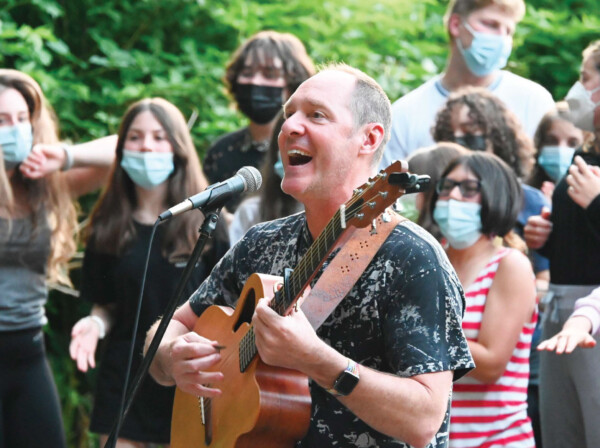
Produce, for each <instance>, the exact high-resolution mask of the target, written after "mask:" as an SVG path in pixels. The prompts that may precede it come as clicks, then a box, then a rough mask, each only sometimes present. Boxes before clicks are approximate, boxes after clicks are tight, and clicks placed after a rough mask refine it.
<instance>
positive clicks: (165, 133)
mask: <svg viewBox="0 0 600 448" xmlns="http://www.w3.org/2000/svg"><path fill="white" fill-rule="evenodd" d="M206 186H207V181H206V179H205V178H204V176H203V174H202V170H201V167H200V162H199V160H198V155H197V153H196V150H195V148H194V145H193V143H192V139H191V136H190V134H189V131H188V129H187V126H186V122H185V119H184V117H183V115H182V114H181V112H180V111H179V110H178V109H177V108H176V107H175V106H174V105H173V104H171V103H169V102H168V101H166V100H164V99H161V98H151V99H145V100H141V101H139V102H137V103H135V104H133V105H132V106H131V107H130V108H129V109H128V110H127V112H126V113H125V116H124V117H123V120H122V122H121V127H120V130H119V136H118V141H117V148H116V160H115V163H114V165H113V171H112V174H111V176H110V180H109V182H108V186H107V187H106V190H105V191H104V192H103V194H102V196H101V197H100V199H99V200H98V202H97V204H96V206H95V207H94V210H93V211H92V214H91V219H90V223H89V225H88V227H87V229H86V240H87V247H86V251H85V256H84V262H83V269H82V280H81V297H82V298H84V299H85V300H89V301H91V302H92V303H93V304H94V305H93V307H92V311H91V314H90V316H86V317H84V318H82V319H81V320H80V321H78V322H77V323H76V324H75V326H74V327H73V331H72V339H71V346H70V352H71V357H72V358H73V359H74V360H76V362H77V367H78V368H79V370H81V371H87V369H88V368H90V367H92V368H93V367H95V355H96V348H97V344H98V340H99V339H101V338H103V337H104V336H105V335H107V341H106V344H105V346H104V356H103V358H102V361H101V363H100V367H99V372H98V375H97V387H96V393H95V401H94V409H93V413H92V417H91V422H90V429H91V431H92V432H95V433H99V434H100V435H101V437H100V440H101V443H102V445H104V443H105V442H106V439H107V434H108V433H109V432H110V430H111V428H112V425H113V423H114V421H115V419H116V417H117V410H118V408H119V403H120V399H121V394H122V392H123V390H122V386H123V384H124V381H125V375H126V374H127V372H126V366H127V357H128V354H129V348H130V345H131V343H132V341H131V332H132V327H133V322H134V316H135V312H136V307H137V298H138V295H139V291H140V288H141V284H142V280H143V278H142V277H143V268H144V262H145V258H146V251H147V248H148V244H149V241H150V236H151V231H152V225H153V224H154V222H155V221H156V219H157V216H158V215H159V214H160V213H161V212H162V211H164V210H166V209H167V208H168V207H170V206H172V205H175V204H177V203H179V202H181V201H183V200H185V198H187V197H189V196H191V195H193V194H195V193H198V192H199V191H201V190H203V189H205V188H206ZM202 220H203V217H202V214H201V213H200V212H198V211H196V210H192V211H190V212H188V213H185V214H183V215H181V216H177V217H175V218H173V219H171V220H169V221H167V222H166V223H164V224H163V225H161V226H160V227H158V230H157V233H156V239H155V241H154V244H153V246H152V249H151V254H150V259H149V266H148V275H147V280H146V285H145V289H144V295H143V302H142V307H141V315H140V318H139V327H138V328H139V329H138V334H137V335H136V338H135V351H134V353H135V354H136V355H137V356H136V357H135V358H134V362H133V363H132V369H131V372H130V374H133V373H135V372H136V371H137V368H138V366H139V364H140V362H141V359H140V357H139V354H141V353H142V346H143V341H144V336H145V332H146V330H147V329H148V328H149V327H150V326H151V324H152V323H154V322H155V321H156V319H157V318H158V317H159V316H160V315H161V314H163V312H164V309H165V307H166V304H167V302H168V301H169V299H171V296H172V295H173V293H174V291H175V288H176V286H177V282H178V279H179V277H180V276H181V273H182V271H183V268H184V267H185V264H186V261H187V259H188V258H189V256H190V255H191V253H192V250H193V248H194V245H195V242H196V240H197V236H198V230H199V228H200V226H201V224H202ZM216 233H217V234H216V236H215V239H214V240H212V241H211V244H210V245H209V247H207V248H205V251H204V253H203V254H202V256H201V261H200V262H199V263H198V264H197V265H196V267H195V269H194V272H193V274H192V277H191V279H190V281H189V282H188V284H187V285H186V293H187V294H186V295H184V297H185V298H187V297H188V296H189V295H190V294H191V293H192V292H193V291H194V290H195V289H196V288H197V287H198V285H200V283H201V282H202V280H203V279H204V277H206V276H207V275H208V273H210V271H211V269H212V267H213V265H214V264H215V263H216V262H217V261H218V260H219V259H220V257H221V255H223V254H224V253H225V251H226V250H227V249H228V246H229V245H228V242H227V237H226V232H225V231H224V230H223V229H220V228H218V230H217V232H216ZM222 235H225V236H224V237H222ZM173 394H174V388H165V387H162V386H159V385H158V384H156V383H155V382H154V381H153V380H152V379H150V378H147V379H146V380H145V382H144V383H143V385H142V386H141V388H140V392H139V394H138V397H137V398H136V399H135V400H134V402H133V404H132V407H131V411H130V413H129V415H128V417H127V418H126V419H125V420H124V423H123V426H122V429H121V432H120V439H119V440H118V446H120V447H129V446H139V447H142V446H149V445H148V444H150V443H169V437H170V423H171V409H172V405H173Z"/></svg>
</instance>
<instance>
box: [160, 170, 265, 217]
mask: <svg viewBox="0 0 600 448" xmlns="http://www.w3.org/2000/svg"><path fill="white" fill-rule="evenodd" d="M261 184H262V177H261V175H260V172H259V171H258V170H257V169H256V168H254V167H253V166H244V167H242V168H240V169H239V170H238V172H237V173H236V174H235V176H233V177H230V178H229V179H227V180H224V181H223V182H218V183H216V184H213V185H210V186H209V187H207V188H206V190H204V191H202V192H200V193H198V194H195V195H194V196H190V197H189V198H187V199H186V200H184V201H182V202H180V203H179V204H177V205H174V206H173V207H171V208H170V209H168V210H167V211H165V212H162V213H161V214H160V215H159V216H158V219H159V220H161V221H165V220H167V219H170V218H172V217H173V216H176V215H179V214H180V213H184V212H187V211H188V210H192V209H194V208H201V209H205V210H206V209H209V210H212V209H215V208H218V207H222V206H223V204H225V202H227V201H228V200H229V199H231V198H232V197H233V196H235V195H237V194H240V193H243V192H246V191H247V192H249V193H252V192H254V191H256V190H258V189H259V188H260V186H261Z"/></svg>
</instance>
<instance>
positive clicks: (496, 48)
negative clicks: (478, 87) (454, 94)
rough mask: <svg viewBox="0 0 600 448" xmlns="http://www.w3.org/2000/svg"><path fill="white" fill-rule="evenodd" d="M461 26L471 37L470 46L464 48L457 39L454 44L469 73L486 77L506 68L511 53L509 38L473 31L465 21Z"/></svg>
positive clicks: (510, 40)
mask: <svg viewBox="0 0 600 448" xmlns="http://www.w3.org/2000/svg"><path fill="white" fill-rule="evenodd" d="M463 25H464V27H465V28H466V29H467V30H468V31H469V32H470V33H471V34H472V35H473V40H472V41H471V46H470V47H469V48H464V47H463V45H462V42H461V41H460V39H458V38H457V39H456V44H457V46H458V50H459V51H460V53H461V54H462V57H463V59H464V60H465V63H466V64H467V67H468V68H469V70H470V71H471V73H473V74H474V75H475V76H486V75H489V74H490V73H492V72H493V71H495V70H499V69H501V68H504V67H506V63H507V62H508V58H509V56H510V53H511V51H512V39H511V38H510V37H508V36H499V35H498V34H491V33H481V32H479V31H475V30H474V29H473V28H472V27H471V25H469V24H468V23H467V22H466V21H463Z"/></svg>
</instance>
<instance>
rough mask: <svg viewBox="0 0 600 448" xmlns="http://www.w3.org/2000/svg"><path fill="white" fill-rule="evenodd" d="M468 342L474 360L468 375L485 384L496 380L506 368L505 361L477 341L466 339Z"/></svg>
mask: <svg viewBox="0 0 600 448" xmlns="http://www.w3.org/2000/svg"><path fill="white" fill-rule="evenodd" d="M468 344H469V350H470V351H471V356H472V357H473V361H475V368H474V369H473V370H471V371H470V372H469V373H468V375H469V376H471V377H473V378H475V379H476V380H479V381H481V382H482V383H486V384H493V383H495V382H496V381H498V380H499V379H500V377H501V376H502V374H503V373H504V371H505V370H506V365H507V362H505V361H504V360H501V359H500V358H499V357H498V356H497V355H494V354H493V353H491V352H490V350H489V349H487V348H486V347H485V346H484V345H482V344H480V343H479V342H476V341H468Z"/></svg>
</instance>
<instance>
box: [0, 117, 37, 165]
mask: <svg viewBox="0 0 600 448" xmlns="http://www.w3.org/2000/svg"><path fill="white" fill-rule="evenodd" d="M32 146H33V129H32V127H31V123H20V124H17V125H15V126H1V127H0V147H1V148H2V154H3V155H4V166H5V168H6V169H7V170H9V169H12V168H14V167H15V166H16V165H17V164H19V163H21V162H22V161H23V160H25V159H26V158H27V156H28V155H29V153H30V152H31V148H32Z"/></svg>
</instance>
